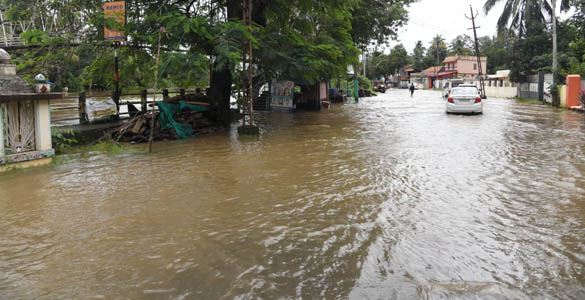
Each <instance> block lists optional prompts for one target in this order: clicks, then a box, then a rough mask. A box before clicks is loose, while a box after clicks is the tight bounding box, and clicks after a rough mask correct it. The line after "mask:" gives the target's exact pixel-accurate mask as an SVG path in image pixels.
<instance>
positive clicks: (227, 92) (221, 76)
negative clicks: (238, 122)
mask: <svg viewBox="0 0 585 300" xmlns="http://www.w3.org/2000/svg"><path fill="white" fill-rule="evenodd" d="M226 2H227V3H226V8H227V17H228V19H240V18H242V6H241V5H242V0H228V1H226ZM266 5H267V1H265V0H255V1H254V5H253V15H252V19H253V21H254V22H255V23H257V24H259V25H261V26H264V25H266V19H265V18H264V16H263V11H264V8H265V7H266ZM230 68H233V66H229V67H226V68H224V69H219V68H217V65H214V67H213V72H212V74H211V81H210V84H209V95H208V96H209V98H210V99H211V101H212V102H213V103H214V104H216V105H217V106H218V108H219V111H218V113H219V114H218V116H217V121H218V122H220V123H221V124H222V125H224V126H226V127H227V126H229V125H230V123H231V112H230V96H231V92H232V82H233V78H232V73H231V69H230Z"/></svg>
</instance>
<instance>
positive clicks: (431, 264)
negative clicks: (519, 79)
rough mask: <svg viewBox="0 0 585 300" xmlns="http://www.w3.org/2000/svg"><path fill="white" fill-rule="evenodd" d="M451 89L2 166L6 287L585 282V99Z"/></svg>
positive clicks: (267, 291)
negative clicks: (122, 149)
mask: <svg viewBox="0 0 585 300" xmlns="http://www.w3.org/2000/svg"><path fill="white" fill-rule="evenodd" d="M443 101H444V100H442V99H441V98H440V95H439V94H438V93H434V92H424V91H417V92H416V93H415V97H414V98H410V97H409V96H407V91H406V90H404V91H390V92H388V93H387V94H385V95H382V96H379V97H375V98H365V99H362V101H361V102H359V103H358V104H354V103H350V104H346V105H334V106H333V107H332V108H331V109H330V110H327V111H323V112H318V113H297V114H278V113H272V114H264V115H262V116H259V119H260V122H261V126H262V132H263V133H262V135H261V136H260V137H259V138H238V137H237V134H236V133H235V132H234V130H232V132H230V133H226V134H225V135H218V136H211V137H203V138H200V139H194V140H189V141H179V142H166V143H157V144H155V151H156V152H155V153H154V154H153V155H147V154H136V153H126V154H121V155H113V156H108V155H103V154H99V153H90V154H75V155H70V156H68V157H66V160H65V163H63V164H60V165H57V166H53V167H49V168H40V169H32V170H26V171H19V172H12V173H7V174H2V175H0V295H3V296H2V297H0V298H4V297H5V298H8V299H14V298H24V299H32V298H41V299H56V298H64V299H92V298H93V299H102V298H103V299H116V298H118V297H119V298H124V299H125V298H132V299H136V298H152V299H160V298H164V299H217V298H225V299H233V298H236V299H250V298H264V299H275V298H287V299H288V298H308V299H313V298H351V299H363V298H369V299H380V298H383V299H388V298H390V299H469V298H472V299H504V298H506V299H533V298H560V299H583V298H585V273H584V272H585V238H584V236H585V196H583V195H584V192H585V179H584V174H585V158H584V157H585V156H583V155H582V153H583V152H584V150H585V149H584V148H585V145H584V143H583V141H584V138H585V133H584V132H585V131H584V129H585V125H584V124H585V122H584V121H585V119H584V117H583V115H580V114H576V113H573V112H565V111H556V110H551V109H550V108H547V107H541V106H533V105H519V104H515V103H514V102H512V101H509V100H502V99H490V100H487V101H486V103H485V107H484V111H485V113H484V115H479V116H457V115H446V114H445V113H444V102H443ZM140 147H142V146H140Z"/></svg>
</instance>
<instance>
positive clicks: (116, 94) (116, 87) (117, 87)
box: [113, 42, 120, 114]
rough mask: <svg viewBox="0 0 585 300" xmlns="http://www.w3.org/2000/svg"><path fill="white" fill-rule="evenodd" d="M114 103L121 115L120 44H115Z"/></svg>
mask: <svg viewBox="0 0 585 300" xmlns="http://www.w3.org/2000/svg"><path fill="white" fill-rule="evenodd" d="M113 46H114V95H113V98H114V103H116V110H117V112H118V114H119V113H120V85H119V79H120V77H119V73H118V48H119V47H120V42H114V44H113Z"/></svg>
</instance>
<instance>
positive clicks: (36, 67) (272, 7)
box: [0, 0, 415, 124]
mask: <svg viewBox="0 0 585 300" xmlns="http://www.w3.org/2000/svg"><path fill="white" fill-rule="evenodd" d="M414 1H415V0H394V1H387V0H335V1H333V0H327V1H307V0H292V1H283V0H275V1H265V0H253V1H252V2H253V4H252V5H253V12H252V20H253V23H254V26H252V27H251V28H248V27H246V26H243V25H242V20H241V19H242V7H241V6H242V1H241V0H228V1H218V0H200V1H192V0H176V1H167V0H140V1H137V0H127V1H126V6H127V7H126V26H125V27H124V28H121V27H120V26H118V25H117V24H116V23H115V22H114V21H113V20H108V19H106V18H105V17H104V14H103V1H102V0H83V1H82V0H71V1H52V0H40V1H39V0H6V1H2V3H1V4H0V6H1V7H3V8H4V9H5V10H7V13H6V19H7V21H9V22H13V23H18V24H22V26H20V27H17V29H18V30H20V31H21V32H20V37H21V39H22V40H23V41H24V42H25V44H26V45H27V46H30V48H26V49H22V50H19V51H13V52H12V53H11V55H13V60H14V62H15V63H16V64H17V66H18V72H19V75H21V76H22V77H23V78H25V79H27V80H32V78H33V76H34V75H35V74H37V73H44V74H46V75H48V77H49V79H50V80H51V81H52V82H54V83H55V84H56V90H57V91H59V90H61V89H62V88H64V87H68V89H69V91H70V92H76V91H77V92H79V91H94V90H107V91H111V90H113V82H114V74H113V69H114V59H113V57H114V49H113V48H112V47H111V43H108V42H104V41H103V39H104V34H103V29H104V27H105V26H107V27H109V28H112V29H117V30H123V31H124V32H125V34H126V37H127V42H124V43H123V45H122V47H120V48H119V57H120V71H119V73H120V76H119V78H120V88H121V89H122V90H123V91H125V90H128V89H144V88H151V87H153V85H154V77H155V76H154V69H155V56H156V55H155V54H156V52H157V51H156V49H157V45H158V42H159V33H160V32H161V29H162V32H163V34H161V35H160V37H161V38H160V42H161V60H160V61H161V63H160V71H159V73H160V74H159V75H160V76H159V77H160V82H159V84H158V86H159V88H171V87H182V88H197V87H199V88H209V96H210V98H211V100H212V101H215V102H216V104H218V106H219V107H220V113H221V114H222V117H221V120H222V122H224V124H225V123H229V121H230V118H231V117H230V113H229V99H230V96H231V95H232V94H233V89H234V88H237V87H239V86H241V81H242V79H241V75H242V73H243V72H242V67H241V65H242V64H241V62H242V60H243V57H242V46H243V42H244V41H247V40H248V39H249V40H251V41H252V42H253V48H254V69H255V70H254V73H255V74H254V83H255V84H261V83H262V82H267V81H269V80H271V79H276V78H280V79H286V80H293V81H295V82H305V83H312V82H317V81H320V80H324V81H328V80H331V79H335V78H342V77H344V76H345V75H346V71H347V66H348V65H357V64H358V63H359V61H358V58H359V55H360V53H361V52H362V51H364V50H365V49H366V47H367V46H368V45H370V43H371V41H375V42H376V43H379V44H384V43H386V42H387V41H388V40H389V39H391V38H395V37H396V32H397V31H398V29H399V28H400V27H401V26H403V25H404V24H405V23H406V22H407V21H408V11H407V8H408V6H409V4H410V3H412V2H414Z"/></svg>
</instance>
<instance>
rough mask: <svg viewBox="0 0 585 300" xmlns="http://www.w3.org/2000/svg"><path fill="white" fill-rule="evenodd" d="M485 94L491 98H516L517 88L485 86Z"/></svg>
mask: <svg viewBox="0 0 585 300" xmlns="http://www.w3.org/2000/svg"><path fill="white" fill-rule="evenodd" d="M485 94H486V96H488V97H493V98H516V97H517V96H518V88H515V87H493V86H486V87H485Z"/></svg>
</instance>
